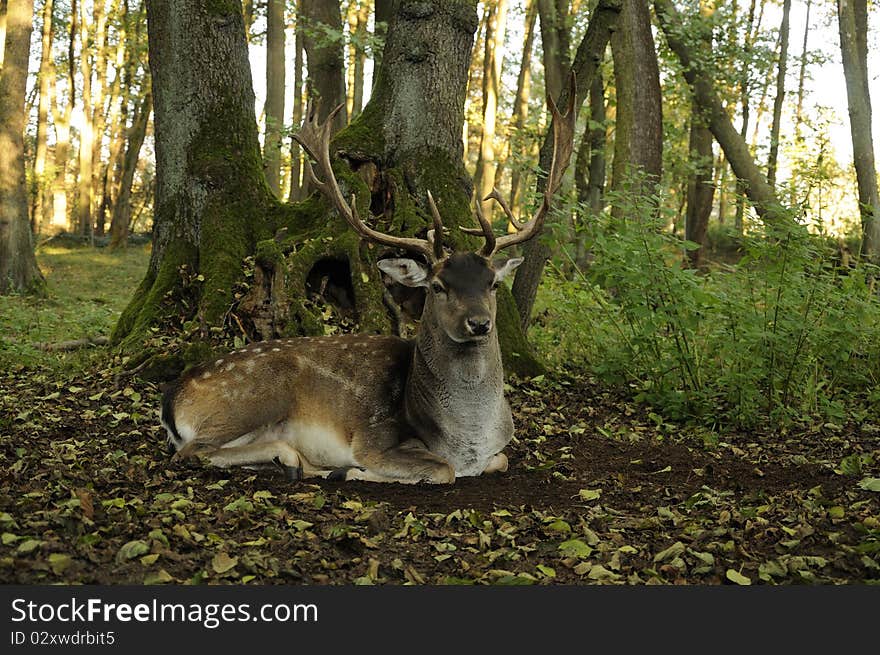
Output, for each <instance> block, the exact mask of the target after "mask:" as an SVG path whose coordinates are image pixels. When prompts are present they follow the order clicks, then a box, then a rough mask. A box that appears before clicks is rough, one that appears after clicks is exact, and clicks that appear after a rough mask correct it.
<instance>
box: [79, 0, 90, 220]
mask: <svg viewBox="0 0 880 655" xmlns="http://www.w3.org/2000/svg"><path fill="white" fill-rule="evenodd" d="M79 19H80V20H79V36H80V45H81V47H82V51H81V53H80V58H79V63H80V72H81V74H82V116H83V119H82V130H80V135H79V170H78V172H77V175H78V177H77V179H78V183H77V189H78V198H77V204H76V225H77V231H78V232H79V233H80V234H82V235H87V236H91V235H92V234H93V227H94V226H93V223H92V203H93V199H94V197H93V195H92V175H93V173H94V167H93V164H94V162H93V159H92V155H93V147H94V132H93V125H92V64H91V55H90V53H91V49H90V48H89V33H90V31H91V30H90V26H89V22H90V21H89V14H88V11H87V10H86V3H85V2H84V1H83V2H81V3H80V16H79Z"/></svg>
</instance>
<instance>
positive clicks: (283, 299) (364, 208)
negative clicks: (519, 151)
mask: <svg viewBox="0 0 880 655" xmlns="http://www.w3.org/2000/svg"><path fill="white" fill-rule="evenodd" d="M476 26H477V11H476V1H475V0H455V1H454V2H449V1H442V2H441V1H440V0H435V1H433V2H424V1H422V2H412V1H407V0H403V1H401V2H399V3H397V4H396V5H395V11H394V14H393V15H392V17H391V22H390V26H389V31H388V36H387V40H386V45H385V50H384V53H383V58H382V65H381V67H380V68H379V70H378V71H377V73H376V82H375V84H374V89H373V95H372V97H371V99H370V102H369V103H368V104H367V106H366V107H365V108H364V111H363V112H362V113H361V114H360V115H358V117H357V118H356V120H355V121H354V122H353V123H352V124H351V125H349V126H348V127H347V128H346V129H344V130H343V131H341V132H340V133H338V134H337V135H336V137H335V138H334V141H333V143H332V144H331V153H332V154H333V155H334V157H335V163H334V170H335V173H336V176H337V178H338V180H339V182H340V185H341V187H342V189H343V192H344V193H345V195H346V197H351V195H352V194H356V196H357V203H358V208H359V211H360V214H361V216H364V217H367V216H369V215H370V214H372V215H373V217H372V218H370V219H368V220H369V221H370V222H372V224H373V226H374V227H376V228H377V229H380V230H382V231H385V232H389V233H394V234H402V235H415V234H418V235H420V236H424V234H425V232H426V230H427V227H428V225H429V223H430V220H429V218H428V217H429V215H430V213H429V211H428V208H427V204H426V196H427V192H428V191H431V192H432V194H433V195H434V198H435V200H436V202H437V204H438V206H439V209H440V212H441V214H442V215H443V218H444V222H445V224H446V226H447V228H448V234H447V235H446V238H445V241H446V242H447V243H448V244H449V245H450V246H453V247H456V248H459V249H464V248H477V247H478V246H479V245H480V243H481V242H480V241H479V240H477V239H475V238H474V237H470V236H467V235H465V234H463V233H462V232H461V231H460V230H458V229H457V228H458V225H469V226H474V225H476V223H475V220H474V219H473V217H472V213H471V209H470V197H471V192H472V182H471V179H470V177H469V176H468V174H467V172H466V170H465V169H464V166H463V164H462V152H463V146H462V141H461V126H462V123H463V120H464V99H465V89H466V83H467V72H468V64H469V62H470V56H471V48H472V45H473V35H474V31H475V29H476ZM148 27H149V38H150V65H151V72H152V79H153V93H154V117H155V118H154V120H155V132H156V146H157V167H156V168H157V190H156V203H155V205H156V218H155V227H154V234H153V241H154V250H153V255H152V258H151V262H150V266H149V270H148V272H147V275H146V277H145V279H144V281H143V283H142V285H141V287H140V289H139V290H138V291H137V293H136V294H135V297H134V299H133V300H132V302H131V304H130V305H129V307H128V308H127V309H126V311H125V312H124V313H123V316H122V317H121V319H120V321H119V324H118V325H117V328H116V330H115V333H114V335H113V338H114V341H115V342H116V343H118V344H120V345H121V346H122V348H123V350H124V351H128V352H131V353H134V352H141V351H143V352H144V354H142V355H140V357H138V358H135V359H133V360H131V362H130V364H131V363H137V362H138V361H143V359H144V358H145V356H146V354H148V353H149V351H150V350H152V351H153V352H154V353H155V352H156V351H157V350H160V349H161V350H164V351H168V350H171V349H170V348H169V346H168V341H167V339H166V337H165V335H166V334H168V333H169V332H171V333H174V332H176V333H177V334H178V336H180V335H181V334H182V335H183V337H184V338H183V339H182V341H183V342H184V343H185V344H186V345H184V346H183V349H182V351H181V354H180V355H175V356H173V357H170V358H166V359H167V361H165V362H162V361H161V360H160V359H159V358H157V359H156V361H157V364H168V365H163V366H162V367H159V366H158V365H157V366H152V364H150V365H145V367H144V368H142V369H141V374H142V375H148V376H152V377H162V376H165V375H169V374H172V373H175V372H176V371H177V370H179V368H180V367H181V366H182V365H183V364H185V363H186V362H187V361H192V360H197V359H199V358H200V357H203V356H204V355H206V354H207V352H206V350H207V348H206V345H205V342H211V341H212V337H213V336H214V335H215V334H218V333H221V334H222V335H223V336H227V337H228V336H229V333H230V332H232V333H234V334H236V335H237V336H238V335H240V334H241V332H242V331H243V332H244V333H245V336H246V337H247V338H249V339H265V338H271V337H275V336H293V335H303V334H323V333H324V332H325V330H326V322H327V314H328V307H327V306H328V305H333V306H335V310H333V311H335V312H336V313H337V315H341V316H343V317H344V318H350V319H351V320H350V322H353V323H354V324H355V327H356V328H357V329H358V330H360V331H361V332H374V333H389V332H392V331H394V329H395V326H396V325H398V323H397V321H396V320H395V318H396V311H395V310H394V309H392V308H391V307H389V304H388V302H387V299H389V298H390V296H391V295H392V294H390V293H389V292H387V290H386V288H385V287H384V285H383V282H382V279H381V275H380V272H379V270H378V269H377V268H376V265H375V264H376V260H377V259H378V258H379V257H380V256H382V255H383V254H385V251H384V250H383V249H382V248H378V247H375V246H374V245H372V244H369V243H367V242H365V241H362V240H361V239H360V238H359V237H358V236H357V235H355V234H354V232H353V231H352V230H351V229H350V228H349V227H348V225H347V223H345V221H344V220H342V219H341V218H340V217H339V216H337V215H336V213H335V212H334V211H332V210H331V209H330V208H329V203H328V202H327V201H326V200H325V199H324V198H322V197H320V196H318V195H316V194H315V195H312V196H310V197H309V198H307V199H305V200H303V201H301V202H299V203H295V204H280V203H278V202H277V201H275V200H274V199H273V198H272V195H271V193H270V192H269V189H268V187H267V186H266V183H265V179H264V177H263V173H262V162H261V159H260V150H259V144H258V141H257V126H256V121H255V118H254V99H253V91H252V86H251V78H250V69H249V67H248V61H247V48H246V41H245V33H244V22H243V19H242V13H241V8H240V5H239V3H238V2H235V1H234V0H229V1H227V2H221V1H220V0H213V1H212V2H207V1H205V0H202V1H199V0H185V1H184V0H151V2H150V3H149V4H148ZM184 100H185V101H184ZM245 269H247V272H246V271H245ZM249 275H252V278H250V277H247V278H246V276H249ZM243 282H244V283H245V284H242V283H243ZM316 301H317V302H316ZM325 303H326V304H325ZM417 304H418V303H416V305H417ZM498 311H499V315H498V324H499V334H500V337H501V343H502V349H503V351H504V355H505V364H506V366H507V370H508V371H513V372H516V373H520V374H528V373H534V372H536V371H538V370H540V364H539V363H538V362H537V361H536V359H535V358H534V356H533V355H532V354H531V351H530V349H529V346H528V344H527V342H526V341H525V338H524V336H523V334H522V332H521V331H520V330H519V325H518V320H517V316H516V310H515V306H514V303H513V299H512V297H511V295H510V294H509V293H507V292H506V291H502V292H501V293H500V295H499V310H498ZM157 327H158V328H160V329H159V330H158V333H156V332H155V331H154V328H157ZM150 339H153V340H154V347H153V348H152V349H151V348H149V347H148V348H146V349H145V348H144V347H143V346H144V343H145V340H148V341H149V340H150ZM208 345H210V343H209V344H208ZM161 350H160V352H161Z"/></svg>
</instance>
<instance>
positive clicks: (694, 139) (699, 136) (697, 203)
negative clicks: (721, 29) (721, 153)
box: [685, 0, 715, 269]
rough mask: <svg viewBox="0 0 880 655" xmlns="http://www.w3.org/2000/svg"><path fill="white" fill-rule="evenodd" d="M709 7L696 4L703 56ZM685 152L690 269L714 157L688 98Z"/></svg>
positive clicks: (697, 261)
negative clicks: (688, 165) (688, 171)
mask: <svg viewBox="0 0 880 655" xmlns="http://www.w3.org/2000/svg"><path fill="white" fill-rule="evenodd" d="M712 12H713V8H712V7H711V6H710V5H709V4H708V3H707V2H706V1H705V0H703V1H701V2H700V19H701V20H700V21H699V22H698V23H697V27H696V29H697V30H698V34H696V35H695V36H696V38H697V39H698V43H699V44H700V48H701V50H702V51H703V52H704V53H705V55H706V56H711V53H712V27H711V23H710V20H711V16H712ZM688 151H689V153H690V163H691V171H692V172H691V174H690V175H689V176H688V187H687V213H686V214H685V239H687V240H688V241H692V242H693V243H696V244H699V246H700V247H699V248H695V249H693V250H688V251H687V257H688V259H689V260H690V265H691V267H692V268H696V269H698V268H700V265H701V264H702V260H703V248H704V247H705V245H706V232H707V230H708V228H709V216H710V215H711V213H712V199H713V197H714V195H715V185H714V183H713V182H714V180H713V179H712V172H713V168H714V166H713V164H714V157H713V153H712V133H711V132H710V131H709V128H707V127H706V117H705V116H704V115H703V108H702V107H701V106H700V105H699V104H698V103H697V102H696V101H695V100H694V99H693V98H692V99H691V125H690V136H689V145H688Z"/></svg>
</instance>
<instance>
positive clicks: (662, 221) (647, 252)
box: [532, 195, 880, 427]
mask: <svg viewBox="0 0 880 655" xmlns="http://www.w3.org/2000/svg"><path fill="white" fill-rule="evenodd" d="M611 202H612V204H614V205H616V209H617V210H618V211H616V212H614V216H615V217H612V215H611V214H606V215H603V216H602V217H600V218H599V219H598V220H596V221H594V222H593V223H592V224H590V226H589V228H588V229H587V230H586V232H587V233H586V234H584V235H582V238H585V239H586V240H587V242H588V243H590V246H591V252H592V261H591V263H590V265H589V266H588V267H583V266H577V265H576V264H575V263H574V261H573V257H572V256H571V254H570V252H569V251H568V250H565V249H564V250H563V253H562V258H561V259H560V260H555V261H554V263H553V264H552V265H551V267H550V270H549V272H548V276H547V279H546V281H545V284H544V285H543V288H542V290H541V295H540V297H539V302H538V303H537V305H536V310H537V320H536V325H535V329H533V332H532V335H533V337H534V339H535V341H536V345H537V346H538V348H539V350H540V352H542V354H543V355H544V356H545V357H547V358H548V359H549V360H550V361H552V362H554V363H556V364H561V363H571V364H574V365H580V366H583V367H586V368H588V369H589V370H590V371H591V372H592V373H593V374H594V375H596V376H597V377H599V378H600V379H602V380H604V381H605V382H608V383H612V384H620V385H628V386H629V387H631V388H633V389H635V390H636V394H637V396H638V398H639V399H640V400H643V401H645V402H647V403H650V404H651V405H652V406H654V407H656V408H658V409H660V410H661V411H662V412H663V414H664V415H665V416H667V417H669V418H671V419H676V420H695V421H698V422H701V423H706V424H708V425H715V426H720V425H727V426H734V427H749V426H755V425H757V424H761V423H765V422H768V421H770V422H773V423H783V424H785V423H790V422H792V421H809V420H814V419H815V420H821V421H826V422H838V421H843V420H845V419H848V418H849V419H855V420H859V419H861V418H864V417H865V416H868V415H870V414H871V413H873V414H874V415H876V414H877V411H878V410H880V384H878V383H880V302H878V296H877V293H876V290H875V289H874V283H873V282H872V277H873V276H876V275H877V271H876V269H872V268H871V267H869V266H867V265H858V266H855V267H841V266H840V263H839V259H838V258H837V257H836V256H835V255H836V252H835V250H834V249H833V248H831V247H829V244H828V242H827V240H823V239H822V238H819V237H817V236H815V235H812V234H810V233H809V232H808V231H807V230H806V228H805V227H804V226H802V225H800V224H798V223H797V222H796V221H795V220H794V219H793V218H792V219H787V220H786V221H785V222H781V223H780V224H778V225H773V226H764V227H763V229H762V230H760V231H755V232H754V233H751V234H747V235H744V236H742V237H741V238H740V239H741V240H740V248H741V251H742V258H741V259H740V260H739V262H738V263H737V264H735V265H733V266H725V267H723V268H722V269H720V270H715V271H712V272H710V273H707V274H700V273H698V272H696V271H694V270H691V269H688V268H687V267H686V266H685V264H684V262H685V250H686V249H688V248H693V247H696V244H692V243H688V242H683V241H682V240H681V239H679V238H678V237H676V236H674V235H672V234H671V233H670V232H669V231H668V230H667V229H666V228H665V226H666V225H668V224H669V222H668V221H667V220H666V218H665V217H663V216H662V215H659V216H658V212H657V211H656V209H655V204H654V203H653V202H652V201H651V200H650V199H644V198H637V197H634V196H625V195H619V196H617V197H614V198H612V199H611ZM661 214H662V212H661Z"/></svg>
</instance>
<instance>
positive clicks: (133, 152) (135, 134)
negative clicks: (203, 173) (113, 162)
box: [110, 90, 153, 248]
mask: <svg viewBox="0 0 880 655" xmlns="http://www.w3.org/2000/svg"><path fill="white" fill-rule="evenodd" d="M152 106H153V96H152V93H151V92H150V91H149V90H147V92H146V94H145V95H144V99H143V100H142V101H141V105H140V107H138V109H137V113H136V114H135V117H134V121H133V123H132V125H131V129H129V130H128V136H127V139H126V142H127V145H126V149H125V159H124V160H123V163H122V175H121V179H120V183H119V193H118V194H117V196H116V201H115V202H114V203H113V217H112V219H111V221H110V247H111V248H119V247H123V248H124V247H125V246H126V244H127V243H128V231H129V227H130V226H131V185H132V183H133V182H134V174H135V171H136V170H137V164H138V158H139V156H140V152H141V147H142V146H143V144H144V137H146V134H147V124H148V123H149V119H150V112H151V111H152Z"/></svg>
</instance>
